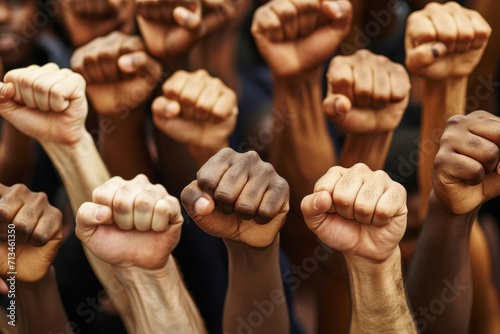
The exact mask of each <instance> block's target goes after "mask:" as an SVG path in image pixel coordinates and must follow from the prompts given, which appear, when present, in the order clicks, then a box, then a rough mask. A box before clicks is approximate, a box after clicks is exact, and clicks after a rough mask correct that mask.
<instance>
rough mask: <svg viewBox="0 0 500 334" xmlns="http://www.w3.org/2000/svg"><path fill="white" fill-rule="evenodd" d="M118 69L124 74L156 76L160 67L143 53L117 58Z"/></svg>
mask: <svg viewBox="0 0 500 334" xmlns="http://www.w3.org/2000/svg"><path fill="white" fill-rule="evenodd" d="M118 67H119V68H120V70H121V71H122V72H123V73H126V74H150V75H154V76H158V74H159V73H160V70H161V65H160V64H159V63H158V62H157V61H156V60H154V59H153V58H151V57H149V56H148V55H147V54H146V53H145V52H144V51H137V52H133V53H129V54H126V55H123V56H121V57H120V58H118Z"/></svg>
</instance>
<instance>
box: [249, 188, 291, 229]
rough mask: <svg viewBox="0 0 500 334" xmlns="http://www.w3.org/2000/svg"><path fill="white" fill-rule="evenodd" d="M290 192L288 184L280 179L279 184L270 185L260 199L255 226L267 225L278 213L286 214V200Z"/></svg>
mask: <svg viewBox="0 0 500 334" xmlns="http://www.w3.org/2000/svg"><path fill="white" fill-rule="evenodd" d="M289 194H290V191H289V188H288V183H287V182H286V181H285V180H284V179H281V181H280V182H276V183H275V184H271V185H270V186H269V187H268V188H267V191H266V192H265V194H264V197H262V201H261V202H260V205H259V208H258V210H257V214H256V215H255V218H254V220H255V222H256V223H257V224H261V225H262V224H267V223H269V222H270V221H271V220H273V219H274V218H275V217H276V216H277V215H278V214H279V213H282V212H288V200H289V196H290V195H289Z"/></svg>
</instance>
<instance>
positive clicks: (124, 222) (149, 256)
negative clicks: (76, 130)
mask: <svg viewBox="0 0 500 334" xmlns="http://www.w3.org/2000/svg"><path fill="white" fill-rule="evenodd" d="M183 221H184V220H183V218H182V214H181V208H180V205H179V201H178V200H177V199H176V198H175V197H172V196H170V195H169V194H168V192H167V190H166V189H165V188H164V187H163V186H162V185H159V184H157V185H153V184H151V183H150V182H149V180H148V178H147V177H146V176H144V175H142V174H141V175H138V176H136V177H135V178H134V179H133V180H131V181H125V180H123V179H122V178H121V177H114V178H112V179H110V180H108V181H107V182H106V183H104V184H103V185H101V186H99V187H97V188H96V189H95V190H94V192H93V193H92V202H87V203H84V204H82V206H81V207H80V209H79V210H78V213H77V217H76V235H77V237H78V238H79V239H80V240H81V241H82V243H83V244H84V245H85V246H86V247H87V248H88V249H89V250H90V251H91V252H92V253H94V255H95V256H97V257H98V258H100V259H101V260H102V261H104V262H106V263H109V264H111V265H113V266H119V267H133V266H135V267H140V268H146V269H159V268H163V267H164V266H165V264H166V262H167V260H168V257H169V255H170V254H171V252H172V250H173V249H174V248H175V246H177V243H178V242H179V239H180V234H181V226H182V223H183Z"/></svg>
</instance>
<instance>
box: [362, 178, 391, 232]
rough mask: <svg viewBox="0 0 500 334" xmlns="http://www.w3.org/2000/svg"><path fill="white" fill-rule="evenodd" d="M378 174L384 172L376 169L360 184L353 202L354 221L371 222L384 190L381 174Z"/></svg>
mask: <svg viewBox="0 0 500 334" xmlns="http://www.w3.org/2000/svg"><path fill="white" fill-rule="evenodd" d="M378 174H385V173H384V172H381V171H377V172H375V173H374V175H373V177H372V178H370V179H368V180H366V181H365V182H364V183H363V185H362V186H361V189H360V190H359V192H358V194H357V196H356V200H355V202H354V217H355V219H356V221H358V222H360V223H362V224H371V223H372V222H373V215H374V213H375V208H376V206H377V203H378V201H379V199H380V197H381V196H382V194H383V193H384V192H385V190H386V189H385V182H383V176H379V175H378ZM381 181H382V182H381Z"/></svg>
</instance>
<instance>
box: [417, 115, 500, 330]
mask: <svg viewBox="0 0 500 334" xmlns="http://www.w3.org/2000/svg"><path fill="white" fill-rule="evenodd" d="M499 124H500V120H499V119H498V118H497V117H495V116H493V115H491V114H489V113H487V112H484V111H477V112H474V113H471V114H469V115H468V116H454V117H452V118H450V120H449V121H448V123H447V127H446V130H445V132H444V134H443V136H442V138H441V143H440V147H439V151H438V153H437V155H436V160H435V163H434V173H433V178H432V180H433V188H434V191H433V193H432V194H431V197H430V202H429V213H428V216H427V219H426V222H425V224H424V226H423V229H422V231H421V233H420V238H419V240H418V243H417V250H416V253H415V255H414V259H413V261H412V264H411V267H410V272H409V275H408V291H409V295H410V300H411V302H412V307H413V309H414V310H419V309H420V308H421V307H428V306H429V303H430V302H431V301H432V300H434V299H435V298H441V297H438V296H439V295H440V294H441V293H442V290H443V282H445V281H446V280H448V282H452V284H454V285H455V286H459V287H460V290H458V292H459V293H455V294H454V296H453V297H454V302H453V303H451V304H447V305H446V308H445V310H444V312H443V313H442V314H440V315H439V317H436V319H435V320H434V321H432V322H427V323H425V324H426V328H423V329H426V330H427V331H428V332H454V333H467V331H468V329H469V323H470V316H471V308H472V275H471V247H469V244H470V239H471V230H473V229H472V226H473V224H474V221H475V219H476V217H477V212H478V210H479V208H480V207H481V205H482V204H483V203H484V202H485V201H487V200H489V199H491V198H494V197H496V196H498V195H499V193H498V189H499V184H500V175H499V169H498V163H499V152H500V150H499V148H498V147H499V144H500V140H499V138H498V131H497V129H498V125H499ZM457 249H459V250H461V251H459V252H457ZM436 253H438V254H439V256H436ZM483 284H488V283H483ZM447 298H448V297H447ZM422 327H423V325H422Z"/></svg>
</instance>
